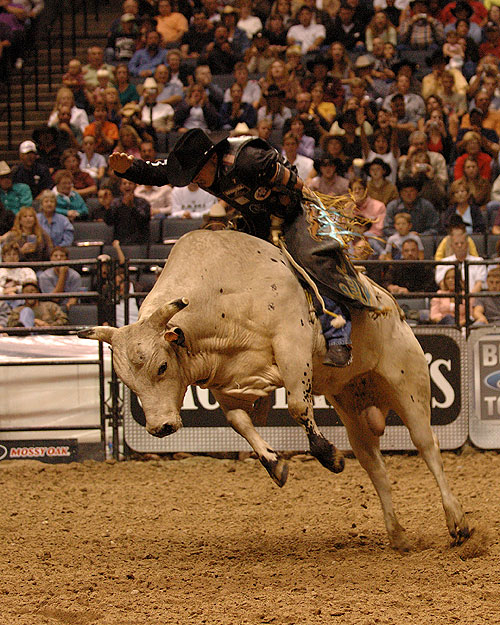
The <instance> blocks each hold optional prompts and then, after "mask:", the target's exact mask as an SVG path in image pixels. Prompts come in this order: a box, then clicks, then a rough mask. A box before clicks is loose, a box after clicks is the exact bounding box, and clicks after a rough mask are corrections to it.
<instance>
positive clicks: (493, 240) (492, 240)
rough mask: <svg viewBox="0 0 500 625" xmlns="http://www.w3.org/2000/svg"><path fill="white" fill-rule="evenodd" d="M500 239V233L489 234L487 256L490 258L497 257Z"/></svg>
mask: <svg viewBox="0 0 500 625" xmlns="http://www.w3.org/2000/svg"><path fill="white" fill-rule="evenodd" d="M499 240H500V235H498V234H489V235H488V247H487V250H486V252H487V256H488V258H496V257H497V256H498V254H497V243H498V241H499Z"/></svg>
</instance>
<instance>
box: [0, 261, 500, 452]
mask: <svg viewBox="0 0 500 625" xmlns="http://www.w3.org/2000/svg"><path fill="white" fill-rule="evenodd" d="M107 258H108V260H106V259H107ZM165 262H166V260H165V258H148V259H138V258H137V259H130V260H128V261H126V263H125V268H124V269H125V273H124V278H125V280H124V293H123V295H121V296H120V294H119V291H118V288H117V287H116V286H115V285H116V281H115V276H116V269H117V265H116V261H113V260H111V259H109V257H100V259H99V260H87V259H85V260H80V261H60V262H58V263H54V262H43V263H16V264H14V263H10V264H8V263H2V264H0V267H13V266H30V267H34V268H35V269H41V268H46V267H50V266H57V265H68V266H72V267H74V268H77V269H80V271H82V270H83V269H84V268H85V269H86V270H88V271H90V272H92V273H93V274H94V276H95V278H96V279H95V290H91V291H84V292H79V293H70V294H68V293H62V294H39V295H38V294H30V295H29V298H30V299H31V298H32V299H40V300H56V299H62V298H67V297H68V296H73V295H74V296H75V297H80V298H85V299H86V300H88V301H91V302H94V303H95V305H96V307H97V309H98V314H97V317H98V319H99V323H102V319H103V318H104V317H103V315H104V313H103V310H104V309H105V310H106V313H107V314H108V319H109V323H110V324H111V325H113V324H114V322H115V319H114V318H113V317H109V315H110V314H111V315H114V311H115V307H116V305H117V304H118V303H119V301H120V297H121V298H123V300H124V321H125V323H128V322H129V321H130V300H131V298H143V297H145V296H146V294H147V293H146V291H144V292H141V291H135V292H134V291H132V292H129V286H130V283H131V281H132V278H134V277H136V276H138V275H139V274H141V273H142V275H143V276H146V277H149V278H150V280H149V282H150V284H151V285H152V283H153V282H154V276H155V274H156V273H157V271H158V269H159V268H161V267H162V266H163V265H164V264H165ZM391 262H392V263H394V262H397V263H400V264H407V265H412V264H418V263H420V264H422V263H426V264H429V265H437V264H440V265H443V264H449V265H451V266H455V267H456V272H455V275H456V277H457V287H458V275H459V271H458V269H459V263H458V262H447V263H445V262H444V261H439V262H436V261H383V262H382V263H381V262H378V264H390V263H391ZM372 263H374V261H370V262H368V261H367V262H365V263H361V264H363V265H366V266H368V265H369V264H372ZM472 264H477V263H472V262H467V261H466V262H465V263H464V265H465V270H466V275H467V267H468V265H472ZM485 264H487V265H491V264H496V261H485ZM103 265H105V267H104V266H103ZM467 286H468V285H467ZM499 295H500V293H481V297H483V296H490V297H498V296H499ZM438 296H439V295H438V294H436V293H430V292H422V293H412V294H405V295H404V296H403V298H402V300H401V299H400V301H404V302H409V303H410V306H411V302H412V301H415V302H417V306H420V305H421V302H422V301H424V302H426V303H427V304H428V301H429V299H430V298H431V297H438ZM441 296H443V297H444V296H446V294H444V295H441ZM454 297H455V300H456V306H455V309H456V311H458V305H459V303H460V302H461V301H463V300H468V299H469V298H470V297H472V296H471V295H468V294H461V293H459V292H457V293H455V294H454ZM8 299H21V298H20V297H19V295H14V296H5V295H4V296H1V297H0V300H8ZM110 303H111V304H112V306H111V307H110ZM409 312H410V313H411V312H412V309H411V307H410V308H409ZM409 321H410V324H411V323H413V324H414V325H415V327H414V332H415V335H416V337H417V339H418V340H419V342H420V343H421V345H422V348H423V351H424V353H425V355H426V359H427V362H428V364H429V372H430V379H431V393H432V400H431V414H432V425H433V427H434V429H435V431H436V434H437V436H438V438H439V441H440V444H441V447H442V448H443V449H457V448H459V447H461V446H462V445H463V444H464V443H465V442H466V441H467V440H469V441H471V442H472V443H473V444H475V445H476V446H478V447H481V448H486V449H490V448H491V449H494V448H500V326H498V327H497V326H488V327H483V328H476V327H473V326H472V324H471V323H470V322H469V321H468V322H467V325H466V327H464V328H460V327H459V322H458V317H456V319H455V326H438V325H436V324H430V323H427V324H425V323H422V321H420V323H418V325H417V321H416V320H412V319H411V318H410V319H409ZM88 325H90V324H84V323H82V324H77V325H71V326H63V327H61V326H58V327H56V328H24V329H23V328H11V329H6V330H5V333H7V334H10V335H26V334H31V335H43V334H47V333H57V334H64V335H74V334H75V333H76V332H77V331H78V330H79V329H81V328H82V327H86V326H88ZM109 352H110V350H109V348H108V346H107V345H105V346H104V347H103V346H102V345H100V346H99V357H98V358H97V359H96V360H95V362H93V364H95V366H96V368H97V375H98V376H99V393H100V425H99V430H100V437H101V443H102V444H103V445H104V444H105V437H106V430H107V431H108V432H111V439H112V450H113V456H114V457H115V458H119V457H128V456H129V455H130V453H131V452H132V451H135V452H140V453H166V452H177V451H190V452H232V451H246V450H248V449H249V448H248V445H247V443H246V442H245V441H244V440H243V439H242V438H241V437H239V436H238V435H237V434H235V433H234V432H233V431H232V430H231V428H230V427H229V426H228V425H227V424H226V421H225V418H224V416H223V414H222V412H221V411H220V409H219V407H218V405H217V403H216V402H215V400H214V399H213V397H212V396H211V394H210V392H209V391H208V390H207V389H201V388H197V387H190V388H189V389H188V391H187V393H186V396H185V399H184V403H183V406H182V410H181V416H182V420H183V424H184V427H183V428H182V429H181V430H180V431H179V432H177V433H175V434H174V435H172V436H170V437H166V438H163V439H157V438H154V437H153V436H150V435H149V434H148V433H147V432H146V429H145V427H144V426H145V418H144V413H143V411H142V408H141V406H140V402H139V401H138V399H137V397H136V396H135V395H134V394H133V393H132V392H130V391H129V390H128V389H124V388H123V385H122V384H121V383H120V382H119V380H118V379H117V377H116V374H115V373H114V370H112V372H111V374H110V375H109V376H108V377H107V378H106V377H105V374H104V370H105V368H104V359H105V357H106V356H110V358H111V362H112V358H113V355H112V353H109ZM55 362H56V361H53V360H51V359H50V358H45V359H42V360H40V361H39V362H36V363H33V364H34V365H39V366H43V365H48V364H54V363H55ZM80 362H81V361H80V360H78V359H68V360H67V361H65V360H63V361H60V362H59V363H58V364H72V365H75V364H78V363H80ZM6 364H12V363H5V362H0V366H5V365H6ZM21 364H27V363H25V362H22V361H21V362H19V363H16V364H15V365H14V366H20V365H21ZM29 364H32V363H29ZM84 364H89V361H88V360H85V361H84ZM314 405H315V415H316V419H317V421H318V423H319V425H320V426H321V428H322V430H323V431H324V432H325V434H326V435H327V436H329V437H331V439H332V440H334V441H335V442H336V444H337V445H339V446H340V447H341V448H345V449H347V448H348V447H349V443H348V441H347V437H346V435H345V431H344V428H343V427H342V424H341V422H340V419H339V418H338V416H337V415H336V413H335V411H334V410H333V408H332V407H331V406H330V405H329V404H328V403H327V402H326V400H325V398H324V397H316V398H315V403H314ZM22 429H23V431H27V430H28V431H29V430H30V428H25V427H23V428H22ZM58 429H60V428H58V426H54V427H50V426H48V427H44V428H39V427H36V426H33V428H32V431H33V433H35V432H37V433H38V434H43V433H44V432H49V431H57V430H58ZM64 429H69V428H68V427H67V426H64ZM73 429H74V430H78V429H88V428H87V427H86V426H84V425H80V424H77V425H75V427H74V428H73ZM259 430H260V432H261V434H262V435H263V436H264V438H265V439H266V440H268V441H269V443H270V444H271V445H273V446H274V447H275V448H277V449H282V450H301V449H306V448H307V441H306V439H305V435H304V434H303V432H302V430H301V429H300V428H298V427H297V426H296V425H295V423H294V422H293V421H292V420H291V418H290V417H289V415H288V412H287V406H286V393H285V391H284V389H277V390H276V391H275V392H274V394H273V397H272V408H271V411H270V415H269V418H268V422H267V425H266V426H265V427H262V428H259ZM11 431H13V429H12V428H8V427H4V426H3V425H2V421H1V419H0V438H1V437H2V433H7V432H11ZM381 447H382V449H384V450H410V449H413V445H412V443H411V440H410V439H409V435H408V433H407V430H406V428H405V427H404V426H403V425H402V423H401V421H400V419H399V417H398V416H397V415H396V414H390V415H389V417H388V420H387V428H386V434H385V435H384V436H383V438H382V439H381ZM0 455H1V454H0Z"/></svg>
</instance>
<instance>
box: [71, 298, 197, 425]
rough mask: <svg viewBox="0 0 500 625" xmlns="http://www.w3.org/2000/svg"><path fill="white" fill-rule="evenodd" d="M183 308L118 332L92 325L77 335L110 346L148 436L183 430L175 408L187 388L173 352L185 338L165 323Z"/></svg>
mask: <svg viewBox="0 0 500 625" xmlns="http://www.w3.org/2000/svg"><path fill="white" fill-rule="evenodd" d="M187 305H188V300H187V299H185V298H183V299H177V300H174V301H172V302H169V303H168V304H165V305H164V306H162V307H160V308H158V309H157V310H156V311H155V312H154V313H153V314H152V315H150V316H149V317H147V318H146V319H140V320H139V321H137V322H136V323H133V324H131V325H128V326H124V327H123V328H112V327H110V326H97V327H94V328H89V329H88V330H82V331H80V332H78V336H79V337H80V338H85V339H95V340H97V341H104V342H105V343H109V344H110V345H111V346H112V348H113V364H114V367H115V371H116V373H117V375H118V377H119V378H120V379H121V380H122V381H123V382H124V383H125V384H126V385H127V386H128V387H129V388H130V389H131V390H132V391H134V393H136V394H137V395H138V397H139V399H140V400H141V404H142V407H143V410H144V414H145V416H146V429H147V431H148V432H149V433H150V434H153V436H159V437H161V436H166V435H167V434H172V433H173V432H176V431H177V430H178V429H179V428H180V427H181V426H182V421H181V417H180V409H181V406H182V401H183V399H184V394H185V392H186V389H187V383H186V382H185V380H184V377H183V374H182V370H181V368H180V366H179V359H178V351H177V350H178V349H179V347H180V346H182V345H183V343H184V334H183V332H182V330H181V329H180V328H179V327H176V326H170V325H168V324H169V321H170V319H171V318H172V317H173V316H174V315H175V314H176V313H177V312H179V311H180V310H182V309H183V308H185V307H186V306H187Z"/></svg>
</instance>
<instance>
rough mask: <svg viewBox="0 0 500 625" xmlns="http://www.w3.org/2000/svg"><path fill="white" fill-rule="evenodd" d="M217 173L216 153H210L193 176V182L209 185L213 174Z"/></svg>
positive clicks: (205, 186)
mask: <svg viewBox="0 0 500 625" xmlns="http://www.w3.org/2000/svg"><path fill="white" fill-rule="evenodd" d="M216 173H217V154H212V156H211V157H210V158H209V159H208V161H207V162H206V163H205V165H203V167H202V168H201V169H200V171H199V172H198V173H197V174H196V176H195V177H194V178H193V182H196V184H198V185H199V186H200V187H204V188H207V187H210V186H212V184H213V182H214V180H215V174H216Z"/></svg>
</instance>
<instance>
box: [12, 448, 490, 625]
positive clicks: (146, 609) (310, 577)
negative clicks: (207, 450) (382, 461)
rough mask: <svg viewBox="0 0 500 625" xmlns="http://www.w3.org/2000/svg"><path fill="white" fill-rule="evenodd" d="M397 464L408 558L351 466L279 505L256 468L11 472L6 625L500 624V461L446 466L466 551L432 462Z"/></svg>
mask: <svg viewBox="0 0 500 625" xmlns="http://www.w3.org/2000/svg"><path fill="white" fill-rule="evenodd" d="M386 460H387V465H388V469H389V472H390V476H391V481H392V484H393V490H394V500H395V505H396V508H397V510H398V511H399V517H400V521H401V522H402V524H403V525H404V526H405V527H406V528H407V530H408V533H409V537H410V539H411V541H412V543H413V545H414V548H413V550H412V551H410V552H409V553H405V554H402V553H397V552H394V551H393V550H392V549H391V548H390V547H389V546H388V543H387V538H386V534H385V529H384V526H383V521H382V516H381V512H380V507H379V503H378V499H377V497H376V495H375V493H374V491H373V488H372V486H371V483H370V482H369V480H368V477H367V476H366V474H365V473H364V472H363V471H362V469H361V468H360V467H359V465H358V463H357V462H356V461H355V460H351V459H349V460H348V461H347V464H346V469H345V471H344V473H343V474H341V475H333V474H331V473H328V472H327V471H326V470H325V469H323V468H322V467H321V466H320V465H319V464H318V463H317V462H316V461H315V460H312V461H310V460H308V459H307V460H306V459H305V458H302V459H301V458H300V457H299V458H294V459H292V460H291V461H290V475H289V479H288V483H287V484H286V486H285V487H284V488H283V489H281V490H280V489H279V488H278V487H277V486H275V485H274V483H273V482H272V481H271V480H270V478H269V477H267V474H266V472H265V471H264V469H263V468H262V467H261V466H260V464H258V463H257V461H255V460H253V459H248V460H244V461H241V460H240V461H235V460H219V459H213V458H207V457H188V458H185V459H183V460H150V461H147V462H139V461H130V462H122V463H114V462H104V463H97V462H91V461H87V462H85V463H83V464H71V465H58V466H55V465H46V464H41V463H37V462H34V461H23V462H21V461H9V462H2V463H1V464H0V493H1V506H0V527H1V532H2V540H1V541H0V566H1V575H0V625H57V624H67V625H146V624H147V625H176V624H181V625H188V624H189V625H198V624H203V623H207V624H210V625H257V624H261V623H262V624H264V623H271V624H273V625H291V624H296V625H316V624H318V625H319V624H321V625H323V624H328V625H340V624H342V625H372V624H375V623H377V624H378V623H380V624H384V623H391V624H392V623H393V624H397V625H405V624H407V623H412V624H413V623H415V622H417V623H418V624H419V625H426V624H432V625H434V624H443V625H445V624H446V625H450V624H454V623H464V624H467V625H481V624H483V623H491V624H498V623H500V591H499V580H500V546H499V535H500V497H499V493H500V486H499V485H500V455H499V454H497V453H492V452H489V453H480V452H476V451H472V450H470V449H469V450H466V451H465V452H464V453H462V454H461V455H454V454H451V453H447V454H444V462H445V468H446V471H447V474H448V477H449V479H450V481H451V483H452V485H453V488H454V491H455V492H456V494H457V495H458V496H459V498H460V499H461V501H462V503H463V506H464V508H465V510H466V512H467V516H468V518H469V521H470V524H471V525H473V526H475V527H476V531H475V533H474V535H473V537H472V538H471V540H470V541H469V542H468V543H467V544H465V545H463V546H462V547H459V548H451V547H450V541H449V539H448V534H447V531H446V527H445V523H444V516H443V513H442V508H441V504H440V499H439V495H438V490H437V487H436V486H435V484H434V482H433V480H432V478H431V476H430V473H429V472H428V471H427V469H426V468H425V466H424V464H423V462H422V460H421V459H420V458H419V457H416V456H405V455H394V456H388V457H387V458H386Z"/></svg>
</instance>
